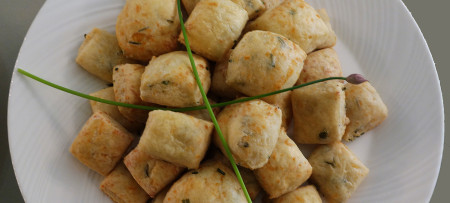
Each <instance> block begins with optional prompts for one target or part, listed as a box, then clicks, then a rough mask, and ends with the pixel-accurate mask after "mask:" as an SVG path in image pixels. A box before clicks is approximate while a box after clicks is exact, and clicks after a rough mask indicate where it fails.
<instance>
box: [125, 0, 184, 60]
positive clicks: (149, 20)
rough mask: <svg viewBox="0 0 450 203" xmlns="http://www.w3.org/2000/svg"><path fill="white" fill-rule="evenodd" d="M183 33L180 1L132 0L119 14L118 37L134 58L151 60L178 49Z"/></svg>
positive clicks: (127, 2)
mask: <svg viewBox="0 0 450 203" xmlns="http://www.w3.org/2000/svg"><path fill="white" fill-rule="evenodd" d="M179 32H180V21H179V18H178V11H177V0H164V1H160V0H128V1H126V3H125V6H124V7H123V9H122V11H121V12H120V14H119V16H118V17H117V22H116V36H117V40H118V41H119V45H120V47H121V48H122V50H123V52H124V55H125V56H126V57H128V58H132V59H137V60H141V61H148V60H150V59H151V58H152V57H153V56H158V55H161V54H164V53H168V52H171V51H175V50H176V49H177V48H178V43H177V36H178V33H179Z"/></svg>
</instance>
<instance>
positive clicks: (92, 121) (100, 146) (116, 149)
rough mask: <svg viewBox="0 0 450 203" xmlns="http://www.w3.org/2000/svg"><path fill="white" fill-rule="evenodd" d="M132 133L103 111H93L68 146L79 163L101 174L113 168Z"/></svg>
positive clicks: (129, 141)
mask: <svg viewBox="0 0 450 203" xmlns="http://www.w3.org/2000/svg"><path fill="white" fill-rule="evenodd" d="M131 141H133V135H132V134H131V133H129V132H128V131H127V130H126V129H125V128H124V127H122V126H121V125H120V124H119V123H118V122H117V121H115V120H113V119H112V118H111V117H110V116H108V115H107V114H106V113H103V112H97V113H94V114H93V115H92V116H91V117H90V118H89V119H88V120H87V122H86V123H85V124H84V126H83V128H82V129H81V131H80V133H79V134H78V136H77V137H76V138H75V140H74V141H73V143H72V146H70V152H71V153H72V155H73V156H74V157H75V158H77V159H78V160H79V161H80V162H81V163H83V164H84V165H86V166H87V167H89V168H91V169H92V170H94V171H96V172H98V173H100V174H101V175H103V176H106V175H108V173H109V172H110V171H111V170H112V169H114V167H115V166H116V164H117V162H118V161H119V160H120V159H121V158H122V155H123V154H124V153H125V151H126V150H127V148H128V146H129V145H130V144H131Z"/></svg>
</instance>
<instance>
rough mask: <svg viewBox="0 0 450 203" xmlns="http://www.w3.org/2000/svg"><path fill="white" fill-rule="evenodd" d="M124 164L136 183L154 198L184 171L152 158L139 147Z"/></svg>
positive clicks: (181, 168) (126, 158)
mask: <svg viewBox="0 0 450 203" xmlns="http://www.w3.org/2000/svg"><path fill="white" fill-rule="evenodd" d="M124 163H125V165H126V166H127V168H128V170H129V171H130V173H131V175H132V176H133V177H134V179H135V180H136V182H137V183H138V184H139V185H140V186H141V187H142V188H143V189H144V190H145V192H147V194H149V195H150V197H152V198H153V197H155V195H156V194H157V193H159V192H160V191H161V190H162V189H163V188H164V187H166V186H167V185H169V184H170V183H172V181H174V180H175V179H176V178H177V177H178V176H179V175H180V174H181V173H182V172H183V170H184V168H183V167H179V166H176V165H173V164H171V163H168V162H165V161H162V160H158V159H155V158H153V157H151V156H150V155H148V154H147V153H145V151H144V150H141V149H139V147H137V148H135V149H133V151H131V152H130V153H129V154H128V155H127V156H126V157H125V158H124Z"/></svg>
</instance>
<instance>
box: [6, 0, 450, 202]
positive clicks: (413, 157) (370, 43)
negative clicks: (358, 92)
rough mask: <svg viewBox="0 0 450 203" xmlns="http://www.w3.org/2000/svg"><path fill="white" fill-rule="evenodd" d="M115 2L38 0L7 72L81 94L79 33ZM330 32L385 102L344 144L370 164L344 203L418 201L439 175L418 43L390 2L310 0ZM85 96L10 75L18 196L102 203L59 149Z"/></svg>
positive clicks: (438, 131) (346, 62) (105, 17)
mask: <svg viewBox="0 0 450 203" xmlns="http://www.w3.org/2000/svg"><path fill="white" fill-rule="evenodd" d="M124 2H125V1H123V0H95V1H94V0H77V1H64V0H48V1H47V2H46V3H45V5H44V6H43V8H42V9H41V11H40V12H39V14H38V15H37V17H36V19H35V20H34V22H33V24H32V26H31V28H30V30H29V31H28V34H27V37H26V39H25V41H24V43H23V45H22V48H21V50H20V54H19V57H18V60H17V63H16V68H19V67H20V68H23V69H25V70H28V71H30V72H31V73H34V74H36V75H38V76H41V77H43V78H45V79H48V80H50V81H52V82H55V83H57V84H60V85H63V86H65V87H69V88H72V89H75V90H79V91H82V92H85V93H90V92H94V91H97V90H99V89H101V88H104V87H106V83H105V82H102V81H100V80H98V79H96V78H95V77H93V76H91V75H89V74H88V73H87V72H86V71H84V70H83V69H81V68H80V67H78V66H77V65H76V64H75V57H76V54H77V50H78V47H79V46H80V44H81V42H82V41H83V34H84V33H87V32H89V31H90V30H91V29H92V28H93V27H96V26H97V27H99V28H103V29H107V30H109V31H114V25H115V19H116V16H117V14H118V13H119V12H120V9H121V7H122V6H123V4H124ZM311 3H312V4H313V6H315V8H326V9H327V10H328V12H329V15H330V17H331V19H332V20H331V21H332V22H331V23H332V26H333V27H334V29H335V31H336V33H337V35H338V44H337V46H336V50H337V52H338V54H339V56H340V59H341V62H342V67H343V69H344V74H350V73H354V72H357V73H362V74H364V75H365V76H366V77H367V78H368V79H369V80H370V81H371V83H372V84H373V86H375V88H376V89H377V90H378V92H379V93H380V95H381V97H382V98H383V100H384V101H385V103H386V105H387V106H388V108H389V117H388V119H387V120H386V121H385V122H384V123H383V124H382V125H381V126H379V127H378V128H376V129H375V130H373V131H372V132H370V133H368V134H366V135H364V136H363V137H361V138H359V139H357V140H355V141H354V142H353V143H350V144H349V147H350V148H351V149H352V150H353V152H354V153H355V154H357V156H358V157H359V158H360V159H361V160H362V161H363V162H364V163H365V164H366V165H367V166H368V167H369V168H370V174H369V176H368V177H367V179H366V180H365V181H364V182H363V183H362V185H361V186H360V188H359V189H358V190H357V191H356V192H355V193H354V195H353V196H352V198H351V200H350V202H428V201H429V200H430V197H431V195H432V193H433V189H434V186H435V184H436V180H437V177H438V173H439V168H440V163H441V157H442V149H443V143H444V114H443V112H444V109H443V103H442V95H441V89H440V85H439V79H438V76H437V73H436V69H435V66H434V63H433V59H432V57H431V54H430V51H429V49H428V47H427V44H426V42H425V40H424V38H423V36H422V34H421V32H420V30H419V28H418V26H417V24H416V23H415V21H414V19H413V18H412V16H411V14H410V13H409V12H408V10H407V8H406V7H405V6H404V4H403V3H402V2H401V1H400V0H377V1H369V0H366V1H361V0H339V1H337V0H314V1H313V2H311ZM90 114H91V112H90V107H89V104H88V101H87V100H85V99H81V98H78V97H75V96H72V95H69V94H66V93H63V92H60V91H58V90H55V89H52V88H50V87H47V86H44V85H42V84H40V83H37V82H35V81H33V80H31V79H29V78H26V77H24V76H22V75H20V74H17V72H14V74H13V77H12V82H11V89H10V97H9V106H8V130H9V144H10V149H11V156H12V162H13V165H14V169H15V173H16V176H17V180H18V182H19V187H20V189H21V192H22V194H23V196H24V199H25V201H26V202H109V201H110V200H109V199H108V198H107V197H106V196H105V195H103V194H102V192H101V191H100V190H99V189H98V186H99V183H100V181H101V179H102V177H101V176H100V175H98V174H96V173H95V172H93V171H91V170H89V169H88V168H87V167H85V166H83V165H82V164H81V163H80V162H78V161H77V160H76V159H75V158H73V157H72V156H71V155H70V153H69V152H68V149H69V146H70V144H71V143H72V141H73V139H74V138H75V136H76V135H77V133H78V131H79V130H80V128H81V127H82V125H83V123H84V122H85V121H86V120H87V118H88V117H89V116H90Z"/></svg>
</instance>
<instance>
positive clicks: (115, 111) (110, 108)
mask: <svg viewBox="0 0 450 203" xmlns="http://www.w3.org/2000/svg"><path fill="white" fill-rule="evenodd" d="M89 95H91V96H94V97H98V98H101V99H106V100H110V101H116V100H115V98H114V88H113V87H107V88H105V89H102V90H99V91H97V92H94V93H91V94H89ZM89 103H90V104H91V109H92V112H93V113H97V112H104V113H106V114H108V116H111V118H112V119H114V120H115V121H117V122H119V123H120V124H121V125H122V126H123V127H125V128H126V129H127V130H129V131H130V132H132V133H137V132H139V131H141V130H142V129H144V125H143V124H142V123H139V122H136V121H131V120H128V119H127V118H126V117H125V116H124V115H122V114H121V113H120V111H119V108H118V106H115V105H111V104H105V103H101V102H96V101H94V100H90V101H89Z"/></svg>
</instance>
